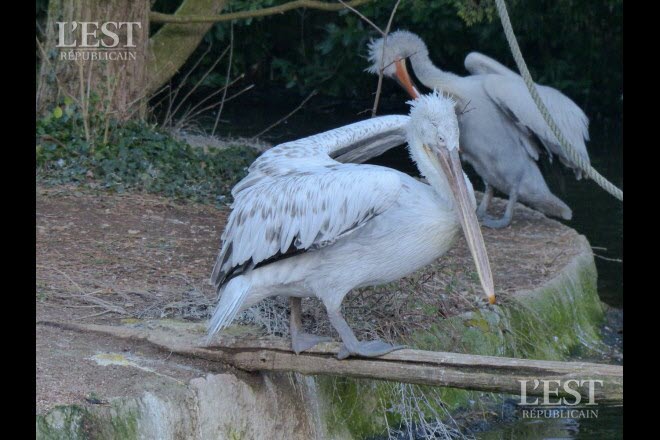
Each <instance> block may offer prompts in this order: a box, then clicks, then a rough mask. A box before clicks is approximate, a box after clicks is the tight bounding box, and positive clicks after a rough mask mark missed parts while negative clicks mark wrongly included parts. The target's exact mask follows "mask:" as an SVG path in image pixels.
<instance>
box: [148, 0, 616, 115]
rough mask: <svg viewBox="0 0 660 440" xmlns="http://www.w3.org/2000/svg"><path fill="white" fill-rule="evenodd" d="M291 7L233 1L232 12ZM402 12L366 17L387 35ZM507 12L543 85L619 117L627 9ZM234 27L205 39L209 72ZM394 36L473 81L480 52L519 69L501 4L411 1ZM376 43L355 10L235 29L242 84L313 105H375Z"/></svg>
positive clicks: (564, 2)
mask: <svg viewBox="0 0 660 440" xmlns="http://www.w3.org/2000/svg"><path fill="white" fill-rule="evenodd" d="M178 1H179V0H158V1H157V2H156V4H155V5H154V8H153V9H154V10H158V11H161V10H163V11H165V10H172V9H173V7H174V5H176V4H178ZM284 2H285V0H277V1H274V0H257V1H246V0H241V1H231V2H230V3H229V7H228V8H227V9H226V10H225V12H226V11H229V10H231V11H238V10H244V9H258V8H263V7H268V6H272V5H273V4H276V3H277V4H280V3H284ZM394 3H395V0H387V1H385V0H376V1H373V2H370V3H368V4H366V5H362V6H360V7H359V10H360V12H361V13H363V14H364V15H365V16H366V17H368V18H369V19H370V20H372V21H373V22H374V23H376V24H377V25H378V26H380V27H381V28H383V29H384V28H385V26H386V24H387V21H388V19H389V16H390V12H391V9H392V7H393V5H394ZM506 4H507V6H508V9H509V14H510V16H511V21H512V23H513V27H514V30H515V32H516V35H517V37H518V39H519V43H520V45H521V49H522V51H523V55H524V56H525V59H526V61H527V63H528V65H529V67H530V69H531V72H532V75H533V76H534V78H535V80H537V81H538V82H539V83H542V84H547V85H550V86H554V87H557V88H559V89H560V90H561V91H563V92H564V93H566V94H567V95H568V96H570V97H571V98H573V99H574V100H575V101H576V102H577V103H578V105H580V106H582V107H583V108H584V109H585V111H586V112H587V114H589V116H591V117H595V116H598V114H599V113H600V114H603V115H605V116H614V117H618V116H617V115H620V113H619V112H621V110H622V106H621V102H620V97H621V93H622V22H623V20H622V17H623V2H622V0H610V1H607V2H603V1H601V0H586V1H582V2H576V1H574V0H537V1H533V2H525V1H521V0H508V1H507V2H506ZM229 26H230V25H229V23H218V24H216V25H215V26H214V27H213V28H212V30H211V31H210V32H209V33H208V34H207V35H206V38H205V40H204V42H203V44H202V45H201V46H200V48H199V51H200V52H199V53H201V51H203V50H205V49H206V48H208V45H210V44H212V46H213V47H212V51H211V54H210V55H209V56H208V57H207V60H205V61H204V62H203V64H202V65H204V64H206V66H210V64H211V63H212V62H213V61H214V60H215V57H214V56H213V54H214V53H215V54H216V55H217V54H219V53H220V52H221V51H222V50H223V49H224V48H225V47H226V46H227V44H228V43H229ZM392 29H393V30H395V29H407V30H410V31H413V32H415V33H417V34H419V35H420V36H421V37H422V38H423V39H424V40H425V41H426V43H427V45H428V46H429V49H430V55H431V58H432V59H433V61H434V62H435V63H436V64H437V65H438V66H440V67H442V68H445V69H447V70H449V71H453V72H456V73H458V74H465V73H466V72H465V69H464V67H463V59H464V58H465V56H466V55H467V54H468V53H469V52H470V51H474V50H476V51H479V52H483V53H485V54H487V55H489V56H492V57H494V58H495V59H497V60H499V61H500V62H502V63H503V64H505V65H507V66H509V67H512V68H513V69H514V70H516V69H515V66H514V63H513V59H512V57H511V53H510V50H509V47H508V44H507V42H506V39H505V37H504V33H503V30H502V25H501V23H500V20H499V17H498V16H497V12H496V9H495V4H494V1H493V0H480V1H477V0H431V1H429V0H402V1H401V3H400V5H399V8H398V10H397V13H396V16H395V18H394V22H393V24H392ZM374 37H378V34H377V32H376V31H375V30H374V29H373V28H372V27H371V26H369V25H368V24H366V23H365V22H364V21H363V20H361V19H360V18H359V17H358V16H357V15H356V14H354V13H353V12H350V11H346V10H344V11H341V12H323V11H315V10H294V11H290V12H287V13H285V14H281V15H275V16H269V17H263V18H256V19H252V20H241V21H236V22H235V23H234V38H235V51H234V63H233V67H232V68H233V75H234V76H235V75H238V74H240V73H246V75H247V77H246V81H250V82H253V83H255V84H257V86H261V87H263V88H264V89H267V90H272V89H277V88H289V89H292V90H293V91H295V92H296V93H298V94H299V95H300V96H305V95H307V94H308V93H310V92H311V90H313V89H318V90H319V91H320V92H321V94H325V95H331V96H336V97H340V98H352V99H364V100H366V101H370V100H372V99H373V93H374V91H375V88H376V80H375V79H374V77H373V76H372V75H369V74H367V73H365V72H364V69H365V68H366V67H367V62H366V45H367V42H368V41H369V39H370V38H374ZM191 59H192V60H196V59H197V58H196V57H195V56H193V57H191ZM604 66H605V68H603V67H604ZM225 68H226V65H224V63H220V67H218V68H217V75H216V76H215V77H214V76H209V78H207V81H206V83H207V84H208V85H209V86H211V87H217V85H218V84H223V83H224V79H223V78H224V74H225V73H224V72H225ZM185 71H187V70H186V69H185V68H184V69H182V72H185ZM199 71H200V72H203V71H204V69H199ZM201 75H202V73H198V74H197V76H198V77H200V76H201ZM194 76H195V75H193V76H192V77H191V79H190V82H191V83H192V84H194V83H195V82H196V81H195V80H196V78H195V77H194ZM384 93H386V95H387V94H388V93H391V94H394V93H396V95H392V96H393V97H394V96H397V97H400V93H399V91H398V89H396V88H395V87H386V88H385V89H384Z"/></svg>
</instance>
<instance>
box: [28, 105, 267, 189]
mask: <svg viewBox="0 0 660 440" xmlns="http://www.w3.org/2000/svg"><path fill="white" fill-rule="evenodd" d="M102 138H103V134H102V133H100V134H99V135H97V136H96V137H95V138H94V139H92V140H91V141H90V142H88V141H87V140H86V138H85V133H84V129H83V121H82V117H81V115H80V112H79V111H78V109H77V108H76V106H75V105H74V104H72V103H70V102H69V103H68V104H65V103H62V104H61V105H60V106H57V107H56V108H55V109H53V111H52V112H51V113H49V114H48V115H47V116H46V117H44V118H42V119H40V120H38V121H37V131H36V158H37V176H38V178H39V179H40V180H41V181H43V182H45V183H75V184H81V185H86V186H89V187H93V188H104V189H109V190H112V191H117V192H123V191H126V190H129V189H130V190H137V191H147V192H154V193H160V194H163V195H166V196H170V197H185V198H190V199H192V200H195V201H202V202H212V201H216V200H218V201H220V200H223V197H222V196H227V195H228V194H229V192H230V190H231V188H232V187H233V185H234V184H235V183H236V182H238V181H239V180H240V179H241V178H243V177H244V176H245V174H246V167H247V166H249V164H250V163H252V162H253V161H254V159H255V158H256V157H257V155H258V153H257V152H256V151H255V150H254V149H252V148H250V147H244V146H239V145H236V146H231V147H228V148H226V149H217V148H208V149H204V148H197V147H191V146H190V145H188V144H187V143H185V142H182V141H178V140H176V139H174V138H173V137H172V136H170V135H169V134H167V133H166V132H164V131H162V130H160V129H158V128H156V127H154V126H151V125H149V124H146V123H144V122H138V121H135V122H128V123H123V124H119V123H117V122H115V121H109V124H108V134H107V141H106V142H103V139H102Z"/></svg>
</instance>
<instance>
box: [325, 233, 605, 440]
mask: <svg viewBox="0 0 660 440" xmlns="http://www.w3.org/2000/svg"><path fill="white" fill-rule="evenodd" d="M581 240H583V241H584V245H585V246H584V249H585V251H584V252H582V253H581V254H579V255H578V256H576V257H575V258H573V259H572V261H571V262H570V263H569V264H567V265H566V267H565V268H564V269H563V270H562V271H561V272H560V273H559V274H558V275H557V276H555V277H554V278H553V279H551V280H550V281H549V282H547V283H545V284H544V285H543V286H540V287H539V288H537V289H534V290H531V291H525V292H518V293H517V294H516V295H513V296H511V297H508V298H506V299H505V300H504V301H503V302H502V303H501V304H500V305H496V306H493V307H489V308H487V309H486V308H485V309H481V310H477V311H470V312H466V313H463V314H460V315H457V316H453V317H450V318H447V319H444V320H442V321H441V322H439V323H437V324H436V325H434V326H432V328H431V330H430V331H428V332H423V333H418V334H416V335H414V340H415V344H414V345H415V348H420V349H424V350H433V351H449V352H458V353H471V354H479V355H491V356H507V357H519V358H528V359H544V360H563V359H566V358H567V357H568V356H569V355H574V354H576V353H580V354H588V353H589V352H594V351H599V350H600V347H601V344H602V342H601V340H600V336H599V326H600V324H601V322H602V320H603V316H604V315H603V313H604V312H603V308H602V305H601V302H600V300H599V298H598V293H597V288H596V281H597V273H596V266H595V264H594V260H593V257H592V256H591V254H590V252H588V251H587V250H588V249H589V248H588V242H587V241H586V239H584V238H583V237H581ZM317 380H318V382H319V384H320V385H321V386H320V387H319V389H320V390H321V391H322V393H323V394H324V396H323V398H324V399H328V400H329V401H330V404H329V407H330V408H332V410H330V411H328V413H327V414H326V416H327V417H328V418H329V423H328V425H329V426H333V425H335V424H339V423H344V424H345V425H346V426H348V429H349V431H350V432H351V434H352V435H353V436H354V438H365V437H369V436H374V435H379V434H384V433H385V432H386V429H387V425H388V424H389V426H397V425H398V424H400V423H401V421H402V420H403V418H402V414H401V413H400V411H398V409H399V408H400V404H401V396H400V389H398V388H397V386H396V385H397V384H390V383H387V382H380V381H368V380H358V379H348V378H328V377H322V378H317ZM414 387H415V390H416V391H417V392H419V393H425V390H427V389H428V388H429V387H422V386H414ZM434 391H435V392H436V393H437V395H439V396H440V398H441V400H442V402H443V404H444V408H435V410H436V411H437V413H439V414H442V413H443V411H444V410H449V411H451V410H455V409H457V408H460V407H464V406H467V405H468V403H469V402H470V401H478V400H479V399H480V396H481V395H483V394H484V393H481V392H476V391H467V390H460V389H453V388H435V389H434ZM428 401H429V402H430V403H431V404H433V403H434V402H435V403H438V400H437V399H428ZM429 411H431V408H429ZM422 412H424V411H423V409H422ZM386 417H387V420H386Z"/></svg>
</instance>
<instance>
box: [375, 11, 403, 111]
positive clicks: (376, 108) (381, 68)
mask: <svg viewBox="0 0 660 440" xmlns="http://www.w3.org/2000/svg"><path fill="white" fill-rule="evenodd" d="M399 3H401V0H396V3H395V4H394V7H393V8H392V13H391V14H390V19H389V21H388V22H387V27H386V28H385V34H384V35H383V39H384V41H383V53H382V56H381V57H380V64H381V66H380V72H378V87H376V98H375V99H374V108H373V109H372V110H371V117H372V118H373V117H374V116H376V111H377V110H378V102H379V101H380V89H381V87H382V86H383V70H384V67H383V63H384V62H385V43H386V42H387V36H388V35H389V33H390V28H391V27H392V21H393V20H394V14H395V13H396V9H397V8H398V7H399Z"/></svg>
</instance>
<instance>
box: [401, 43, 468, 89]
mask: <svg viewBox="0 0 660 440" xmlns="http://www.w3.org/2000/svg"><path fill="white" fill-rule="evenodd" d="M410 64H411V65H412V68H413V71H414V72H415V75H416V76H417V78H418V79H419V80H420V81H421V82H422V84H424V85H425V86H426V87H428V88H430V89H437V90H439V91H444V92H446V93H449V94H450V95H453V96H454V97H455V98H456V99H460V98H461V96H460V94H459V91H458V89H457V87H456V80H458V79H460V78H461V77H460V76H458V75H456V74H454V73H451V72H445V71H444V70H442V69H440V68H438V67H437V66H436V65H435V64H433V62H432V61H431V59H430V58H429V53H428V52H427V51H425V50H424V51H419V52H417V53H415V54H413V55H412V56H411V57H410Z"/></svg>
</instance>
